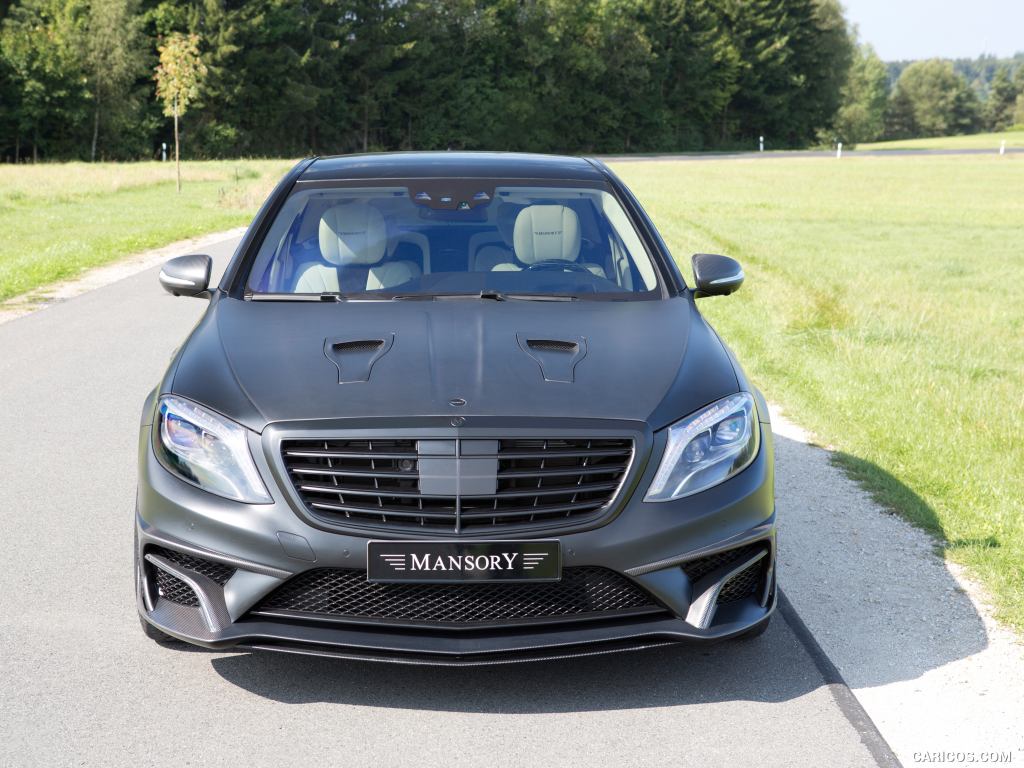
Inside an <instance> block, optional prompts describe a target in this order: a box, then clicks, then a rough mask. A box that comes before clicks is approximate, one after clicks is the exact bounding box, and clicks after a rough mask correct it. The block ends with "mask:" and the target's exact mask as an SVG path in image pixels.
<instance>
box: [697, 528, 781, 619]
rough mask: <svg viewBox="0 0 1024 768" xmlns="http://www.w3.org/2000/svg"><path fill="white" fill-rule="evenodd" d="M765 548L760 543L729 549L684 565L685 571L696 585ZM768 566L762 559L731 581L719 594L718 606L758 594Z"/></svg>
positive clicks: (765, 559)
mask: <svg viewBox="0 0 1024 768" xmlns="http://www.w3.org/2000/svg"><path fill="white" fill-rule="evenodd" d="M765 548H766V545H765V544H764V543H762V542H758V543H756V544H748V545H746V546H744V547H737V548H736V549H727V550H726V551H724V552H716V553H715V554H713V555H708V556H707V557H702V558H700V559H698V560H691V561H690V562H688V563H683V570H684V571H686V575H687V576H689V577H690V581H691V582H693V583H696V582H698V581H700V580H701V579H703V578H704V577H705V576H707V575H708V574H709V573H712V572H713V571H717V570H718V569H719V568H722V567H726V566H729V565H732V564H734V563H735V564H738V563H740V562H742V561H744V560H747V559H749V558H751V557H753V556H754V555H756V554H757V553H758V552H760V551H761V550H763V549H765ZM767 566H768V558H767V557H762V558H761V559H760V560H758V561H757V562H756V563H754V564H753V565H751V566H750V567H749V568H746V569H744V570H743V571H741V572H740V573H737V574H736V575H735V576H733V577H732V578H731V579H729V581H727V582H726V583H725V586H723V587H722V590H721V592H719V593H718V600H717V602H718V604H719V605H721V604H722V603H731V602H733V601H735V600H741V599H743V598H744V597H749V596H750V595H753V594H755V593H757V592H758V591H759V590H760V588H761V587H762V586H763V584H764V582H763V577H764V574H765V570H766V568H767Z"/></svg>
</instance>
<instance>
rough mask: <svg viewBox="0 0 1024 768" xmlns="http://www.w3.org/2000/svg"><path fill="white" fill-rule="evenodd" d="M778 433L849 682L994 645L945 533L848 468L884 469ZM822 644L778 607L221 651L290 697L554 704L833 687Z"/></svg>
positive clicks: (786, 530) (820, 600) (752, 696)
mask: <svg viewBox="0 0 1024 768" xmlns="http://www.w3.org/2000/svg"><path fill="white" fill-rule="evenodd" d="M775 445H776V460H777V489H776V497H777V509H778V512H779V521H780V536H779V540H780V545H779V552H780V555H779V559H780V564H779V568H780V579H781V583H782V586H783V590H784V592H785V594H786V596H787V597H788V598H789V601H790V604H791V605H792V606H793V608H795V610H796V612H797V613H798V614H799V615H800V619H801V620H802V621H803V622H804V623H805V624H806V625H807V627H808V628H809V629H810V631H811V633H812V634H813V635H814V638H815V640H816V641H817V643H818V644H820V645H821V647H822V648H823V649H824V651H825V653H826V654H827V655H828V657H829V658H830V659H831V661H832V662H833V663H834V664H835V665H836V667H838V669H839V671H840V672H841V674H842V675H843V677H844V679H845V680H846V682H847V683H849V684H850V685H851V686H852V687H855V688H860V687H872V686H879V685H886V684H889V683H894V682H900V681H905V680H912V679H916V678H918V677H920V676H921V675H923V674H924V673H926V672H928V671H930V670H933V669H937V668H939V667H942V666H944V665H946V664H949V663H951V662H955V661H958V660H960V659H964V658H966V657H968V656H971V655H972V654H975V653H977V652H979V651H981V650H983V649H984V648H985V647H986V646H987V644H988V640H987V634H986V631H985V626H984V624H983V622H982V620H981V618H980V617H979V616H978V613H977V611H976V610H975V608H974V605H973V604H972V602H971V600H970V599H969V598H968V597H967V595H966V594H965V593H964V592H963V591H962V589H961V588H960V586H959V584H958V583H957V582H956V580H955V579H954V578H953V577H952V575H951V574H950V573H949V571H948V570H947V569H946V567H945V565H944V563H943V561H942V559H941V558H940V557H939V556H938V555H937V554H936V552H935V549H936V540H935V539H933V538H931V537H930V536H928V535H926V534H924V533H923V532H921V531H920V530H917V529H913V528H911V527H910V526H908V525H907V523H906V522H904V521H903V520H902V519H900V518H898V517H896V516H894V515H893V514H892V513H891V512H888V511H886V510H885V509H883V508H881V507H880V506H878V505H877V504H876V503H874V502H873V501H872V500H871V498H870V497H869V496H868V494H867V493H866V492H865V491H864V490H863V489H862V488H861V487H860V486H858V485H857V484H856V483H855V482H854V481H853V480H851V479H850V477H849V476H848V474H847V473H848V472H850V473H852V474H853V475H854V476H862V475H863V474H864V473H866V472H871V473H875V475H876V479H877V478H879V477H882V475H883V474H884V470H882V469H881V468H879V467H877V466H875V465H873V464H869V463H868V462H864V461H863V460H860V459H855V458H854V457H851V456H838V455H836V454H832V453H830V452H828V451H825V450H823V449H821V448H819V447H816V446H813V445H809V444H807V443H803V442H800V441H798V440H793V439H790V438H788V437H784V436H781V435H776V440H775ZM840 462H841V463H842V465H843V468H840V466H838V464H839V463H840ZM885 480H886V482H887V483H888V484H889V486H890V487H891V488H893V489H897V490H898V491H899V493H900V494H901V495H902V496H903V497H904V498H905V499H906V500H907V501H906V503H908V504H910V503H912V504H913V505H914V514H915V515H916V516H917V518H918V519H919V520H921V519H924V518H922V517H921V516H922V515H927V514H932V515H933V516H934V513H933V512H931V510H930V509H929V508H928V507H927V505H926V504H925V503H924V501H923V500H921V499H920V498H919V497H917V496H916V494H914V493H913V491H911V490H910V489H909V488H906V487H905V486H902V485H900V484H899V483H898V481H897V480H896V479H895V478H892V477H891V476H887V475H886V476H885ZM933 519H934V517H933ZM812 653H813V649H811V651H809V650H808V648H806V647H805V646H804V645H803V644H802V642H801V640H800V639H799V636H798V634H796V633H794V631H793V629H792V628H791V627H790V626H789V624H788V623H787V621H786V617H785V615H783V614H781V613H777V614H776V616H775V617H774V620H773V623H772V626H771V627H770V629H769V630H768V632H767V633H766V634H765V635H764V636H762V637H761V638H758V639H756V640H749V641H731V642H723V643H717V644H714V645H710V646H699V645H680V646H670V647H663V648H656V649H649V650H645V651H638V652H630V653H617V654H611V655H603V656H594V657H587V658H578V659H570V660H563V661H552V662H540V663H530V664H512V665H504V666H496V667H472V668H449V667H420V666H404V665H403V666H395V665H390V664H379V663H370V662H357V661H346V660H337V659H327V658H317V657H301V656H291V655H285V654H277V653H269V652H256V653H252V652H243V653H239V654H233V655H221V656H217V657H215V658H213V659H212V661H211V664H212V666H213V669H214V670H215V671H216V672H217V673H218V674H219V675H220V676H221V677H223V678H224V679H225V680H227V681H229V682H231V683H233V684H235V685H237V686H239V687H241V688H243V689H245V690H248V691H251V692H252V693H254V694H257V695H259V696H264V697H266V698H269V699H273V700H275V701H280V702H286V703H303V702H328V703H336V704H350V705H365V706H377V707H393V708H407V709H409V708H411V709H423V710H438V711H461V712H508V713H543V712H576V711H584V710H612V709H633V708H643V707H664V706H678V705H686V704H705V703H711V702H729V701H758V702H782V701H788V700H790V699H793V698H796V697H799V696H802V695H804V694H806V693H808V692H810V691H813V690H816V689H817V688H819V687H821V686H822V685H824V684H825V679H824V678H823V676H822V673H821V672H820V671H819V667H818V666H817V664H816V660H815V659H814V658H813V655H812Z"/></svg>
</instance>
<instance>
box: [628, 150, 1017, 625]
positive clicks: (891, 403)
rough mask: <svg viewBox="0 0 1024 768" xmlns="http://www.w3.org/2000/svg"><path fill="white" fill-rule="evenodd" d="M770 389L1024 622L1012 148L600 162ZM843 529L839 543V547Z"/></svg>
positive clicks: (1007, 615) (1007, 613)
mask: <svg viewBox="0 0 1024 768" xmlns="http://www.w3.org/2000/svg"><path fill="white" fill-rule="evenodd" d="M616 171H617V172H619V173H620V174H621V175H622V177H623V178H624V179H625V181H626V182H627V183H629V184H630V185H631V186H632V188H633V189H634V190H635V191H636V192H637V194H638V196H639V197H640V198H641V200H642V201H643V203H644V205H645V206H646V207H647V209H648V211H649V212H650V214H651V216H652V217H653V218H654V219H655V221H656V223H657V224H658V226H659V228H660V229H661V231H662V232H663V234H664V236H665V238H666V239H667V241H668V242H669V244H670V247H671V248H672V250H673V253H674V254H675V256H676V259H677V261H679V263H680V265H681V266H683V268H684V271H685V272H686V273H687V274H688V275H689V274H690V269H689V254H691V253H692V252H695V251H712V252H714V251H719V252H723V253H726V254H728V255H731V256H734V257H736V258H738V259H739V260H740V261H741V262H742V263H743V267H744V270H745V272H746V275H747V282H746V284H745V285H744V287H743V288H742V290H741V291H740V292H739V293H737V294H735V295H734V296H730V297H727V298H714V299H706V300H702V301H701V308H702V310H703V311H704V312H705V313H706V315H707V316H708V317H709V319H710V320H711V321H712V322H713V323H714V325H715V326H716V328H718V329H719V331H720V332H721V334H722V336H723V337H724V338H725V339H726V340H727V341H728V343H729V344H730V345H731V346H732V347H733V348H734V349H735V350H736V352H737V354H738V355H739V357H740V358H741V360H742V361H743V362H744V365H745V366H746V368H747V370H748V372H749V373H750V374H751V375H752V377H753V378H754V379H755V380H756V381H757V382H758V383H759V385H760V386H761V387H762V388H763V390H764V391H765V392H766V394H767V396H768V397H769V399H771V400H775V401H777V402H779V403H780V404H782V405H783V406H784V408H785V409H786V411H787V413H788V414H789V415H791V416H792V417H793V418H794V420H796V421H797V422H798V423H800V424H802V425H803V426H805V427H807V428H809V429H810V430H812V431H813V432H814V433H815V434H817V435H818V436H819V438H820V439H821V440H822V441H823V442H825V443H827V444H829V445H831V446H833V447H834V448H835V449H836V451H837V453H836V455H837V460H838V461H839V462H840V463H841V464H842V466H844V467H845V468H846V469H847V470H848V471H849V472H850V473H851V474H852V475H853V476H854V477H856V478H858V479H859V480H861V481H863V482H864V483H865V485H866V486H867V487H868V488H869V489H871V491H872V492H873V493H874V495H875V496H876V498H877V499H879V500H880V501H881V502H883V503H884V504H886V505H887V506H889V507H891V508H893V509H896V510H899V511H900V512H901V513H903V514H904V515H905V516H906V517H908V518H909V519H911V520H913V521H914V522H916V523H918V524H919V525H921V526H922V527H924V528H926V529H928V530H929V531H932V532H934V533H935V534H937V535H938V536H939V537H940V539H941V541H942V542H943V549H944V550H945V553H946V554H947V555H948V556H949V557H950V558H951V559H953V560H955V561H957V562H960V563H963V564H966V565H968V566H969V567H970V568H971V569H972V570H973V572H974V574H976V575H977V576H978V577H979V578H980V579H981V581H982V582H983V583H984V584H985V585H986V586H987V587H988V589H989V590H990V591H991V592H992V594H993V596H994V598H995V601H996V607H997V611H998V615H999V617H1000V618H1001V619H1002V620H1003V621H1005V622H1007V623H1009V624H1011V625H1013V626H1015V627H1016V628H1017V629H1018V630H1024V438H1022V435H1024V288H1022V285H1024V254H1022V251H1021V243H1022V234H1024V158H1017V157H1012V156H1007V157H1003V158H1000V157H991V158H989V157H980V156H969V157H920V158H917V157H892V158H884V157H865V158H851V159H850V162H846V161H845V160H844V161H842V162H836V161H833V160H827V159H794V160H789V161H787V160H779V161H775V162H771V163H763V162H756V161H731V162H710V161H706V162H699V163H658V164H655V163H636V164H626V163H624V164H620V165H618V166H617V167H616ZM854 545H855V543H854V542H851V546H854Z"/></svg>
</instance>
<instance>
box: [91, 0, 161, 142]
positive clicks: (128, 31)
mask: <svg viewBox="0 0 1024 768" xmlns="http://www.w3.org/2000/svg"><path fill="white" fill-rule="evenodd" d="M83 32H84V34H83V35H82V41H81V44H80V45H79V51H80V52H81V53H82V55H83V65H84V70H85V72H86V76H87V78H88V82H87V85H88V88H89V93H90V95H91V96H92V101H93V105H92V110H93V123H92V142H91V144H90V147H89V159H90V160H95V159H96V149H97V145H98V144H99V139H100V124H101V120H102V119H103V118H104V117H105V118H106V119H107V120H108V121H109V122H111V123H113V122H114V121H116V120H117V119H118V118H122V119H124V118H125V117H127V119H129V120H130V119H131V118H132V117H135V116H137V114H138V111H137V106H138V104H137V100H136V99H135V98H134V94H133V93H132V88H131V86H132V85H133V83H134V82H135V81H136V80H138V79H139V77H141V76H142V75H143V73H144V71H145V52H144V50H143V40H142V35H141V19H140V16H139V13H138V3H137V2H136V1H135V0H91V3H90V6H89V13H88V18H87V22H86V25H85V28H84V30H83Z"/></svg>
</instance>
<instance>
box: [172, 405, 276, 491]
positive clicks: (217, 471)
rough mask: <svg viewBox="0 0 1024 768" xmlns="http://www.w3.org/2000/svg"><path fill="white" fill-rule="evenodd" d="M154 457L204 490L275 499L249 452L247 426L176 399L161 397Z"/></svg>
mask: <svg viewBox="0 0 1024 768" xmlns="http://www.w3.org/2000/svg"><path fill="white" fill-rule="evenodd" d="M155 447H156V451H157V455H158V456H159V457H160V459H161V460H162V462H163V464H164V466H166V467H167V468H168V469H169V470H170V471H172V472H174V473H175V474H176V475H179V476H180V477H182V478H184V479H185V480H187V481H188V482H190V483H192V484H193V485H197V486H199V487H200V488H202V489H203V490H204V491H209V492H210V493H215V494H217V495H218V496H224V497H226V498H228V499H234V500H235V501H244V502H246V503H247V504H267V503H270V502H271V501H273V500H272V499H271V498H270V495H269V494H268V493H267V489H266V487H265V486H264V485H263V481H262V480H261V479H260V474H259V472H258V471H257V470H256V465H255V464H254V463H253V460H252V454H250V453H249V443H248V440H247V430H246V429H245V427H242V426H240V425H238V424H235V423H234V422H233V421H228V420H227V419H225V418H224V417H223V416H218V415H217V414H215V413H212V412H211V411H207V410H205V409H203V408H201V407H199V406H198V405H196V404H195V403H192V402H189V401H188V400H184V399H182V398H180V397H173V396H165V397H162V398H160V405H159V412H158V414H157V440H156V441H155Z"/></svg>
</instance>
